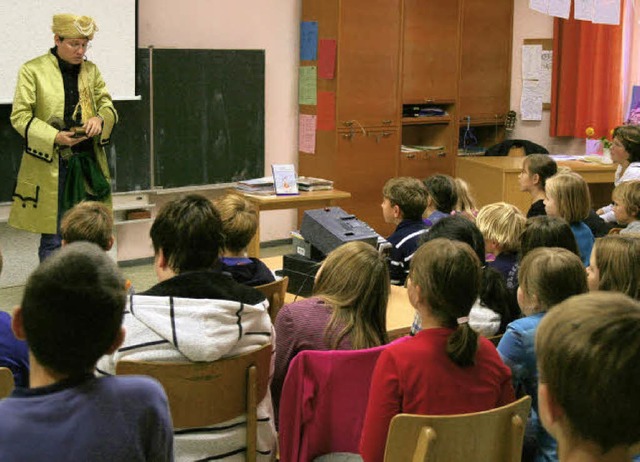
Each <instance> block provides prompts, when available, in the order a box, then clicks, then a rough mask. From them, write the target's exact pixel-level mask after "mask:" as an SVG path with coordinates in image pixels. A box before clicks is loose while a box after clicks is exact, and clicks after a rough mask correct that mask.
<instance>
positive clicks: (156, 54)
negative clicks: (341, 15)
mask: <svg viewBox="0 0 640 462" xmlns="http://www.w3.org/2000/svg"><path fill="white" fill-rule="evenodd" d="M150 53H151V52H150V50H149V49H147V48H142V49H139V50H138V52H137V56H136V93H137V94H139V95H140V96H141V99H140V100H136V101H115V102H114V105H115V107H116V110H117V111H118V114H119V118H120V120H119V123H118V125H116V127H115V129H114V131H113V134H112V136H111V143H110V145H108V146H107V156H108V159H109V166H110V171H111V175H112V183H113V186H112V189H113V190H114V191H115V192H127V191H139V190H148V189H154V188H172V187H181V186H191V185H206V184H216V183H227V182H231V181H237V180H240V179H247V178H255V177H259V176H262V175H263V174H264V51H262V50H182V49H153V51H152V53H153V56H152V58H150ZM151 63H153V64H151ZM150 74H153V76H152V77H153V127H154V130H153V133H152V131H151V126H152V124H151V93H150V83H149V82H150ZM107 84H108V82H107ZM10 114H11V105H9V104H3V105H0V202H7V201H10V200H11V194H12V193H13V188H14V186H15V180H16V176H17V173H18V169H19V167H20V159H21V156H22V154H21V153H22V149H23V140H22V138H21V137H20V135H18V133H17V132H16V131H15V130H14V129H13V127H11V124H10V122H9V116H10ZM152 135H153V145H154V152H153V155H154V157H153V158H154V162H153V166H152V162H151V158H152V157H151V154H152V153H151V145H152ZM152 169H153V175H152ZM152 177H154V178H155V182H154V183H155V184H151V182H152Z"/></svg>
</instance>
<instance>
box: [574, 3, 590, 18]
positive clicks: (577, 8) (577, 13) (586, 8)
mask: <svg viewBox="0 0 640 462" xmlns="http://www.w3.org/2000/svg"><path fill="white" fill-rule="evenodd" d="M573 17H574V18H575V19H580V20H582V21H592V20H593V0H574V1H573Z"/></svg>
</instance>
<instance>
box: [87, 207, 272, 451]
mask: <svg viewBox="0 0 640 462" xmlns="http://www.w3.org/2000/svg"><path fill="white" fill-rule="evenodd" d="M222 239H223V238H222V222H221V220H220V215H219V214H218V212H217V211H216V209H215V208H214V207H213V205H212V204H211V202H210V201H209V200H208V199H206V198H205V197H203V196H199V195H190V196H186V197H184V198H182V199H178V200H175V201H173V202H170V203H168V204H167V205H166V206H165V207H164V208H163V209H162V210H161V211H160V213H159V214H158V216H157V217H156V219H155V221H154V223H153V226H152V227H151V240H152V242H153V247H154V250H155V261H154V266H155V270H156V274H157V276H158V280H159V281H160V282H159V283H158V284H156V285H155V286H153V287H152V288H151V289H149V290H147V291H145V292H142V293H141V294H140V295H133V296H131V297H129V301H128V303H127V309H126V311H125V316H124V323H123V324H124V326H125V329H126V338H125V341H124V343H123V345H122V346H121V347H120V348H119V349H118V350H117V351H116V352H115V353H114V354H112V355H110V356H105V357H103V358H102V359H101V360H100V361H99V362H98V367H97V372H98V373H99V374H114V373H115V365H116V363H117V362H118V361H119V360H121V359H123V358H126V359H129V360H146V361H174V362H175V361H215V360H217V359H220V358H224V357H230V356H236V355H238V354H242V353H246V352H249V351H252V350H256V349H258V348H260V347H261V346H263V345H265V344H267V343H271V344H272V345H273V344H274V338H273V327H272V325H271V321H270V318H269V314H268V311H267V308H268V302H267V301H266V299H265V297H264V295H263V294H262V293H261V292H259V291H258V290H256V289H254V288H252V287H248V286H245V285H242V284H239V283H237V282H235V281H234V280H233V279H231V278H230V277H229V276H228V275H225V274H224V273H223V272H222V270H221V268H220V265H219V260H218V257H219V254H220V250H221V248H222V244H223V242H222ZM244 432H245V419H244V417H241V418H236V419H233V420H230V421H228V422H224V423H222V424H219V425H215V426H213V427H206V428H188V429H187V428H177V429H176V430H175V432H174V435H175V454H176V460H177V461H187V460H201V459H206V460H213V459H215V460H229V461H231V460H233V461H236V460H244V451H245V448H244V446H245V444H244ZM275 444H276V434H275V427H274V422H273V407H272V404H271V394H270V392H269V391H267V395H266V396H265V398H264V399H263V400H262V401H261V402H260V403H259V405H258V446H257V460H258V461H269V460H271V459H272V456H273V454H274V451H275Z"/></svg>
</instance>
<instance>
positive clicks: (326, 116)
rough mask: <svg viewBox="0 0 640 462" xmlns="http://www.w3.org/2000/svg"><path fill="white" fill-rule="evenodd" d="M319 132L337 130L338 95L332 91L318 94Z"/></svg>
mask: <svg viewBox="0 0 640 462" xmlns="http://www.w3.org/2000/svg"><path fill="white" fill-rule="evenodd" d="M317 112H318V126H317V128H318V130H333V129H335V128H336V94H335V93H334V92H332V91H319V92H318V106H317Z"/></svg>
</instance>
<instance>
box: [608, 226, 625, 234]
mask: <svg viewBox="0 0 640 462" xmlns="http://www.w3.org/2000/svg"><path fill="white" fill-rule="evenodd" d="M622 229H624V228H611V229H610V230H609V232H608V233H607V235H609V234H620V231H621V230H622Z"/></svg>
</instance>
